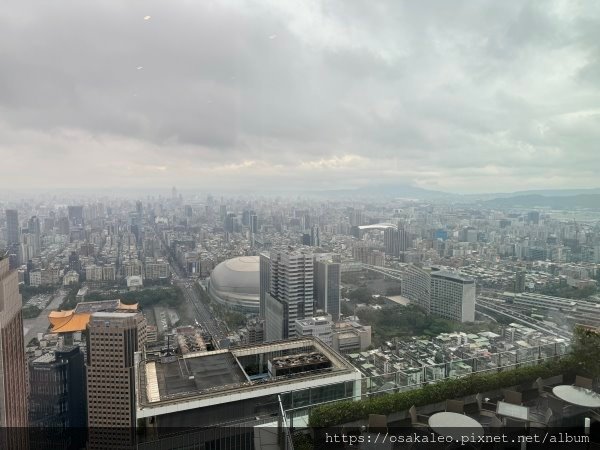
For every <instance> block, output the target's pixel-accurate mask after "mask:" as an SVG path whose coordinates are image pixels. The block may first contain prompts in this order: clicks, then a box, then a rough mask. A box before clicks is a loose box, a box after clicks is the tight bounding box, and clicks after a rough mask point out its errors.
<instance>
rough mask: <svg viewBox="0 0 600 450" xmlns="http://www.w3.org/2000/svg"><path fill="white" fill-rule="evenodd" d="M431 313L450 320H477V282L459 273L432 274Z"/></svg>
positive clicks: (434, 272)
mask: <svg viewBox="0 0 600 450" xmlns="http://www.w3.org/2000/svg"><path fill="white" fill-rule="evenodd" d="M431 313H432V314H434V315H436V316H439V317H442V318H444V319H448V320H455V321H458V322H473V321H474V320H475V281H474V280H473V279H470V278H466V277H463V276H461V275H459V274H457V273H453V272H447V271H444V270H438V271H433V272H431Z"/></svg>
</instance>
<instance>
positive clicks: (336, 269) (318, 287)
mask: <svg viewBox="0 0 600 450" xmlns="http://www.w3.org/2000/svg"><path fill="white" fill-rule="evenodd" d="M314 271H315V279H314V296H315V304H316V308H317V309H320V310H321V311H324V312H326V313H327V314H329V315H330V316H331V318H332V320H333V321H338V320H339V319H340V281H341V278H342V265H341V264H340V263H339V262H334V261H333V260H332V259H325V260H318V259H315V267H314Z"/></svg>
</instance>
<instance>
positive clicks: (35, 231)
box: [27, 216, 42, 256]
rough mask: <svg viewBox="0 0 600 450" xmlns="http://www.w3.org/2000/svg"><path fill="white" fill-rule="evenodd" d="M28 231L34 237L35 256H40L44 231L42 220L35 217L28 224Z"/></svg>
mask: <svg viewBox="0 0 600 450" xmlns="http://www.w3.org/2000/svg"><path fill="white" fill-rule="evenodd" d="M27 231H28V233H29V234H30V235H31V236H32V240H33V256H39V254H40V252H41V250H42V230H41V227H40V219H38V218H37V217H36V216H33V217H32V218H30V219H29V222H28V223H27Z"/></svg>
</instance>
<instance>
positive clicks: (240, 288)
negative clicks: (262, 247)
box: [208, 256, 260, 314]
mask: <svg viewBox="0 0 600 450" xmlns="http://www.w3.org/2000/svg"><path fill="white" fill-rule="evenodd" d="M259 267H260V266H259V258H258V256H240V257H238V258H232V259H228V260H227V261H223V262H222V263H221V264H219V265H217V267H215V268H214V269H213V271H212V272H211V274H210V280H209V282H208V293H209V295H210V297H211V298H212V299H213V300H215V301H216V302H218V303H220V304H222V305H224V306H227V307H228V308H231V309H233V310H236V311H241V312H245V313H256V314H258V309H259V295H260V269H259Z"/></svg>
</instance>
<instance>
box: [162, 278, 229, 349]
mask: <svg viewBox="0 0 600 450" xmlns="http://www.w3.org/2000/svg"><path fill="white" fill-rule="evenodd" d="M174 282H175V284H177V286H178V287H179V288H180V289H181V291H182V292H183V295H184V296H185V298H186V300H187V301H188V302H190V304H191V305H192V306H193V307H194V309H195V311H196V320H197V321H198V323H199V325H200V326H201V327H202V328H204V330H205V331H207V332H208V333H209V334H210V335H211V336H212V338H213V340H214V341H215V344H218V342H219V340H221V339H223V338H225V337H226V336H227V334H226V332H225V331H224V330H223V327H222V326H221V325H220V324H219V322H218V321H217V320H216V319H215V317H214V316H213V315H212V312H211V311H210V309H209V308H208V307H207V306H206V305H205V304H204V303H202V301H201V300H200V298H199V296H198V293H197V292H196V291H195V289H194V285H193V284H194V283H195V281H194V280H191V279H187V278H180V277H179V276H177V278H176V279H175V280H174Z"/></svg>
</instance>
